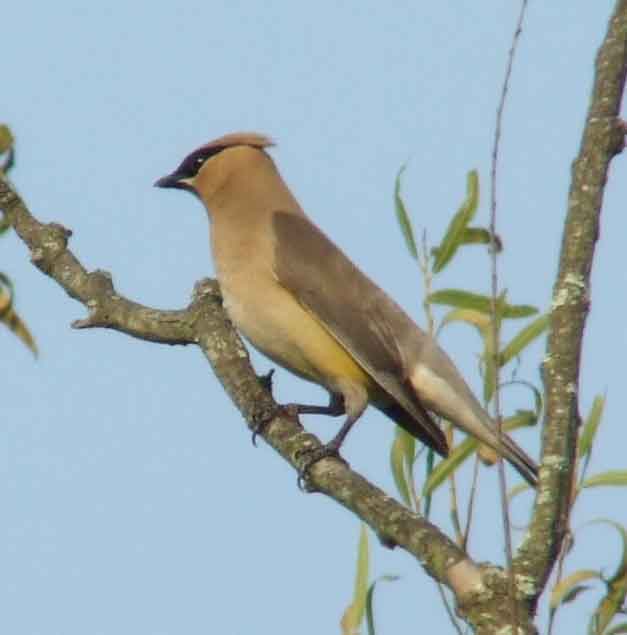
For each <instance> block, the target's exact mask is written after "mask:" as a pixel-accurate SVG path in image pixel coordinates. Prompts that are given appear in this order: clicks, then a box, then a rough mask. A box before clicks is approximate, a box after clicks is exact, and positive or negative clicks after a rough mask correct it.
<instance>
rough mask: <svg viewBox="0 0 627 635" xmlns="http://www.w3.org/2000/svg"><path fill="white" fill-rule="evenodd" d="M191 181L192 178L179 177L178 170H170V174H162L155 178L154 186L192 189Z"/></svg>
mask: <svg viewBox="0 0 627 635" xmlns="http://www.w3.org/2000/svg"><path fill="white" fill-rule="evenodd" d="M192 181H193V179H190V178H185V177H181V175H180V174H179V173H178V172H172V174H167V175H166V176H162V177H161V178H160V179H158V180H156V181H155V187H163V188H174V189H177V190H193V189H194V188H193V185H192Z"/></svg>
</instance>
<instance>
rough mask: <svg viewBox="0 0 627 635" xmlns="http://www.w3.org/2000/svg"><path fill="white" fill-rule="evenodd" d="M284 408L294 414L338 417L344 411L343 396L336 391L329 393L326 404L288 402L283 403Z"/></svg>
mask: <svg viewBox="0 0 627 635" xmlns="http://www.w3.org/2000/svg"><path fill="white" fill-rule="evenodd" d="M285 409H286V410H287V411H288V412H289V413H290V414H294V415H327V416H329V417H339V416H340V415H343V414H345V413H346V408H345V407H344V397H343V396H342V395H340V394H336V393H331V396H330V398H329V405H328V406H311V405H308V404H301V403H289V404H286V405H285Z"/></svg>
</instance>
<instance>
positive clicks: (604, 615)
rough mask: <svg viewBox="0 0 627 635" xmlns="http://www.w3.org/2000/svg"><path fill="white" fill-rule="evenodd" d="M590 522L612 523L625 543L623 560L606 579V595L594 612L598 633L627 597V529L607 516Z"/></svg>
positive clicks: (604, 627) (619, 609) (601, 631)
mask: <svg viewBox="0 0 627 635" xmlns="http://www.w3.org/2000/svg"><path fill="white" fill-rule="evenodd" d="M590 524H605V525H610V526H611V527H613V528H614V529H616V531H618V533H619V534H620V537H621V540H622V543H623V550H622V554H621V561H620V563H619V565H618V567H617V569H616V572H615V573H614V575H613V576H612V577H611V578H609V580H605V587H606V591H605V596H604V597H603V598H602V599H601V601H600V602H599V606H598V607H597V609H596V611H595V612H594V616H595V618H596V620H595V622H596V630H597V633H603V632H604V631H605V629H606V627H607V626H608V625H609V623H610V622H611V621H612V620H613V619H614V617H615V616H616V614H617V613H618V612H619V611H621V609H622V606H623V604H624V603H625V597H627V529H626V528H625V527H623V526H622V525H620V524H619V523H617V522H615V521H613V520H609V519H606V518H601V519H598V520H595V521H592V523H590Z"/></svg>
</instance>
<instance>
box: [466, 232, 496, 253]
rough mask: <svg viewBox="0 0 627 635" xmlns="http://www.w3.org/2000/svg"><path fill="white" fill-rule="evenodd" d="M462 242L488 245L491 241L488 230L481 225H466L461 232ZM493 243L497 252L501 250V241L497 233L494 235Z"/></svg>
mask: <svg viewBox="0 0 627 635" xmlns="http://www.w3.org/2000/svg"><path fill="white" fill-rule="evenodd" d="M462 243H464V245H489V244H490V243H491V241H490V232H489V230H487V229H484V228H483V227H466V229H464V233H463V234H462ZM494 244H495V246H496V251H497V252H500V251H503V241H502V240H501V239H500V238H499V236H498V235H496V236H495V237H494Z"/></svg>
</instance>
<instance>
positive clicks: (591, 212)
mask: <svg viewBox="0 0 627 635" xmlns="http://www.w3.org/2000/svg"><path fill="white" fill-rule="evenodd" d="M626 74H627V0H618V1H617V3H616V6H615V9H614V13H613V15H612V18H611V20H610V23H609V27H608V31H607V34H606V36H605V39H604V41H603V44H602V45H601V48H600V49H599V53H598V55H597V59H596V67H595V76H594V87H593V90H592V97H591V101H590V106H589V109H588V114H587V117H586V123H585V127H584V131H583V138H582V142H581V147H580V150H579V154H578V156H577V158H576V159H575V161H574V163H573V167H572V181H571V187H570V192H569V197H568V212H567V216H566V221H565V226H564V233H563V237H562V247H561V255H560V263H559V272H558V275H557V280H556V282H555V287H554V289H553V303H552V311H551V332H550V336H549V340H548V354H547V357H546V359H545V362H544V382H545V388H546V423H545V426H544V437H543V451H542V468H541V471H540V485H539V488H538V495H537V497H536V503H535V508H534V513H533V519H532V522H531V525H530V529H529V532H528V534H527V538H526V540H525V541H524V543H523V545H522V546H521V547H520V549H519V551H518V555H517V557H516V558H515V561H514V569H515V571H516V574H517V576H519V577H520V580H521V581H523V580H527V581H528V583H529V584H530V585H534V586H535V592H536V594H537V595H538V594H539V593H540V592H541V591H542V589H543V588H544V586H545V585H546V582H547V579H548V577H549V575H550V573H551V569H552V567H553V563H554V562H555V559H556V558H557V556H558V554H559V551H560V547H561V544H562V540H563V539H564V535H565V534H566V532H567V530H568V519H569V514H570V507H571V505H570V503H571V491H572V486H573V479H574V478H575V474H574V470H575V466H576V461H575V456H576V448H577V433H578V429H579V424H580V417H579V412H578V406H577V404H578V397H579V366H580V359H581V347H582V341H583V332H584V327H585V323H586V318H587V315H588V308H589V302H590V271H591V269H592V262H593V258H594V249H595V244H596V241H597V237H598V233H599V221H600V216H601V206H602V203H603V192H604V188H605V183H606V180H607V172H608V168H609V165H610V161H611V159H612V158H613V157H614V156H615V155H617V154H619V153H620V152H621V151H622V150H623V146H624V139H625V126H624V123H623V122H622V121H621V120H620V119H619V118H618V115H619V112H620V105H621V99H622V95H623V89H624V85H625V75H626Z"/></svg>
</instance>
